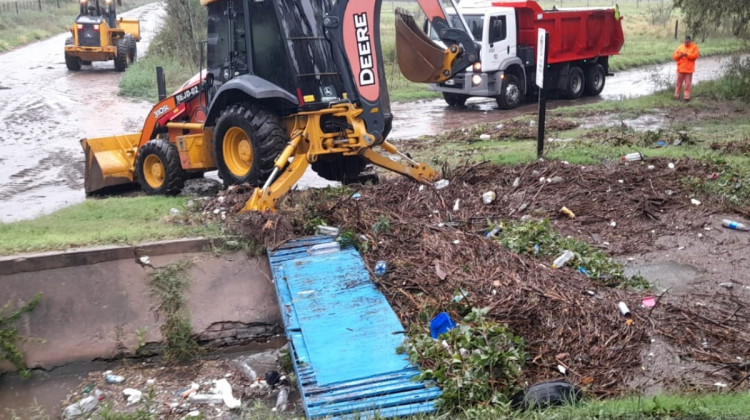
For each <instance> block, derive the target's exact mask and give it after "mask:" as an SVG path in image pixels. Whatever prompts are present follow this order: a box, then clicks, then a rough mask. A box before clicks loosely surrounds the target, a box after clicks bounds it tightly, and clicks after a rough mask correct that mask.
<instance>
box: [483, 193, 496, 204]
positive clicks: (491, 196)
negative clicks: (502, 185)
mask: <svg viewBox="0 0 750 420" xmlns="http://www.w3.org/2000/svg"><path fill="white" fill-rule="evenodd" d="M493 201H495V192H494V191H487V192H486V193H484V194H482V202H483V203H484V204H492V202H493Z"/></svg>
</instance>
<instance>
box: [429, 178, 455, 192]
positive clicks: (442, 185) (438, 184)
mask: <svg viewBox="0 0 750 420" xmlns="http://www.w3.org/2000/svg"><path fill="white" fill-rule="evenodd" d="M450 183H451V182H450V181H448V180H447V179H441V180H440V181H437V182H435V183H434V184H433V186H434V187H435V189H436V190H442V189H443V188H445V187H447V186H448V185H450Z"/></svg>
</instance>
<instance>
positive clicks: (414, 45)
mask: <svg viewBox="0 0 750 420" xmlns="http://www.w3.org/2000/svg"><path fill="white" fill-rule="evenodd" d="M454 56H455V54H451V51H450V50H449V49H443V48H440V47H439V46H438V45H436V44H435V43H434V42H433V41H432V40H431V39H430V38H429V37H428V36H427V35H426V34H425V33H424V32H423V31H422V30H421V29H420V28H419V26H418V25H417V23H416V22H415V21H414V17H413V16H412V15H411V14H410V13H409V12H407V11H405V10H402V9H396V58H397V60H398V66H399V68H400V69H401V73H403V75H404V77H406V78H407V79H408V80H410V81H412V82H416V83H440V82H443V81H445V80H447V79H448V78H449V77H450V76H451V71H450V62H451V60H452V59H453V57H454Z"/></svg>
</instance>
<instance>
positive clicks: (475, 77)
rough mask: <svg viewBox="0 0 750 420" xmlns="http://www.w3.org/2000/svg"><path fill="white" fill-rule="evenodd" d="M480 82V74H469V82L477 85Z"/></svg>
mask: <svg viewBox="0 0 750 420" xmlns="http://www.w3.org/2000/svg"><path fill="white" fill-rule="evenodd" d="M480 83H482V76H480V75H478V74H475V75H473V76H471V84H472V85H474V86H477V85H479V84H480Z"/></svg>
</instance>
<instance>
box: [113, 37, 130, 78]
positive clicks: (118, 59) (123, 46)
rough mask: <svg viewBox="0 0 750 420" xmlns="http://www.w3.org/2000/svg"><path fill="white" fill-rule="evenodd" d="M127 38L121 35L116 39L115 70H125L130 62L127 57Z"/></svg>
mask: <svg viewBox="0 0 750 420" xmlns="http://www.w3.org/2000/svg"><path fill="white" fill-rule="evenodd" d="M128 47H129V45H128V40H127V38H126V37H122V38H120V39H118V40H117V56H115V71H125V70H126V69H127V68H128V63H130V57H128Z"/></svg>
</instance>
